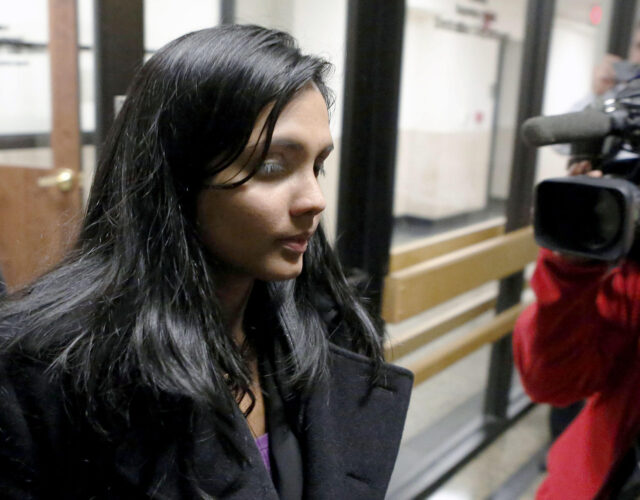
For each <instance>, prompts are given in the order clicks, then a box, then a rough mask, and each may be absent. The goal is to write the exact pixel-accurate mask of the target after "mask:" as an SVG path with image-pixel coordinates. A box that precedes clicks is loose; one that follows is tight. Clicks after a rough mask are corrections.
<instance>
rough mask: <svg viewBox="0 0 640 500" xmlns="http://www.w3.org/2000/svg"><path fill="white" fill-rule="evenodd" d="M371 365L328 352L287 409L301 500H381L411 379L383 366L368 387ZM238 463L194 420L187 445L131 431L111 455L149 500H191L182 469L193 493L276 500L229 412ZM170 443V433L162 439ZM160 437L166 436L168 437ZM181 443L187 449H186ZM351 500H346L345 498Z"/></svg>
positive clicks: (336, 350) (204, 421)
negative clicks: (293, 415) (193, 482)
mask: <svg viewBox="0 0 640 500" xmlns="http://www.w3.org/2000/svg"><path fill="white" fill-rule="evenodd" d="M371 370H372V363H371V361H370V360H368V359H367V358H365V357H363V356H360V355H358V354H354V353H351V352H349V351H346V350H345V349H342V348H340V347H337V346H333V345H332V346H331V347H330V354H329V377H328V380H327V383H324V384H319V386H318V387H317V388H316V390H315V391H314V392H313V393H312V394H311V395H310V396H309V397H308V398H307V399H306V400H304V401H300V400H298V399H297V398H296V400H295V401H293V402H291V403H290V404H295V405H298V407H297V408H295V409H294V410H295V411H297V412H298V414H299V415H300V422H301V429H300V434H301V435H300V436H299V440H300V445H301V448H302V450H301V451H302V457H303V463H304V497H305V498H327V499H329V498H347V497H348V498H357V497H363V498H383V497H384V492H385V491H386V487H387V484H388V482H389V478H390V476H391V472H392V469H393V464H394V462H395V458H396V455H397V452H398V447H399V443H400V438H401V434H402V428H403V426H404V419H405V415H406V411H407V406H408V403H409V394H410V391H411V386H412V375H411V373H410V372H408V371H407V370H404V369H402V368H398V367H396V366H393V365H387V364H383V365H382V367H381V369H380V372H379V375H378V377H377V381H376V383H375V384H373V385H372V384H371ZM232 417H233V418H232V420H233V422H235V425H236V432H235V435H236V446H238V447H239V448H240V449H241V450H242V451H243V452H244V454H245V456H246V457H247V458H248V462H247V463H244V464H240V463H238V462H237V461H236V460H235V459H234V458H233V457H232V456H231V455H230V453H228V451H227V450H226V449H225V447H224V445H223V443H222V442H221V441H220V440H219V439H218V438H217V436H216V433H215V429H214V426H213V423H212V419H211V418H210V417H209V416H208V415H205V414H197V413H196V415H195V416H194V422H193V429H194V436H195V439H179V438H177V437H173V438H171V439H163V436H162V435H149V432H147V431H146V430H145V429H141V428H140V426H136V427H134V428H132V429H131V430H130V432H129V433H128V434H127V435H126V436H123V439H121V440H120V444H119V445H118V446H117V447H116V455H115V460H116V467H117V470H118V472H119V473H120V474H121V476H122V477H123V478H124V479H125V480H126V481H127V482H129V483H130V484H132V485H135V486H137V488H138V489H140V491H141V492H142V491H144V492H145V493H146V494H147V495H149V496H153V498H167V499H169V498H171V499H177V498H192V497H193V492H190V491H189V489H188V481H186V478H187V477H188V474H189V471H188V466H187V464H188V463H191V464H192V465H193V472H192V474H193V473H194V474H195V477H197V484H198V486H199V488H200V489H201V490H202V491H204V492H206V493H207V494H208V495H211V496H213V497H214V498H220V499H242V498H264V499H273V500H276V499H277V498H278V496H277V493H276V490H275V488H274V486H273V482H272V480H271V478H270V477H269V474H268V472H267V471H266V469H265V467H264V465H263V463H262V459H261V457H260V454H259V452H258V449H257V447H256V446H255V443H254V440H253V436H252V435H251V432H250V430H249V428H248V426H247V425H246V421H245V419H244V417H243V416H242V414H241V413H240V411H239V410H238V409H237V408H234V412H233V416H232ZM169 434H170V435H172V436H176V434H175V433H173V432H172V433H169ZM169 434H168V435H169ZM188 442H192V443H193V444H192V445H190V444H188ZM350 492H351V493H353V495H354V496H350V494H349V493H350Z"/></svg>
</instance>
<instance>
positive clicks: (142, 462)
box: [0, 26, 411, 499]
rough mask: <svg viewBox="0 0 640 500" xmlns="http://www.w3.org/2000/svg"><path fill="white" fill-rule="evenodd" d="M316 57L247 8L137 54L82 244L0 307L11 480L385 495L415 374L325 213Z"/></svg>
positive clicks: (0, 426)
mask: <svg viewBox="0 0 640 500" xmlns="http://www.w3.org/2000/svg"><path fill="white" fill-rule="evenodd" d="M327 70H328V64H327V63H326V62H325V61H323V60H321V59H318V58H316V57H311V56H306V55H302V54H301V53H300V51H299V50H298V49H297V48H296V46H295V43H294V41H293V40H292V38H291V37H290V36H289V35H287V34H285V33H282V32H279V31H273V30H268V29H265V28H261V27H256V26H224V27H218V28H214V29H207V30H202V31H199V32H195V33H191V34H188V35H185V36H183V37H181V38H179V39H178V40H175V41H174V42H171V43H170V44H168V45H167V46H166V47H164V48H163V49H161V50H160V51H159V52H158V53H156V54H155V55H154V56H153V57H152V58H151V59H150V60H149V61H148V62H147V63H146V64H145V65H144V67H143V68H142V69H141V71H140V73H139V75H138V76H137V77H136V79H135V81H134V83H133V85H132V87H131V89H130V91H129V93H128V97H127V99H126V101H125V103H124V106H123V108H122V110H121V112H120V114H119V116H118V118H117V120H116V123H115V125H114V127H113V130H112V132H111V134H110V136H109V138H108V140H107V142H106V144H105V146H104V148H103V151H104V153H103V156H102V158H101V160H100V162H99V166H98V169H97V172H96V176H95V180H94V185H93V188H92V191H91V195H90V198H89V202H88V208H87V213H86V216H85V219H84V222H83V225H82V229H81V232H80V235H79V238H78V241H77V244H76V246H75V248H74V249H73V250H72V251H71V252H70V253H69V255H68V256H67V257H66V258H65V260H64V261H63V262H62V263H61V264H60V265H59V266H57V267H56V268H55V269H53V270H52V271H51V272H49V273H47V274H46V275H45V276H43V277H41V278H40V279H38V280H36V281H35V282H34V283H33V284H31V285H30V286H28V287H26V288H25V289H24V290H22V291H21V292H18V293H16V294H13V295H12V296H10V297H9V298H8V299H7V300H5V302H4V303H3V304H2V305H1V307H0V332H1V333H2V342H3V345H2V356H1V357H0V384H1V385H0V391H1V392H2V397H0V491H2V494H3V498H19V499H24V498H66V499H70V498H83V499H85V498H118V499H122V498H127V499H133V498H147V497H152V498H170V499H180V498H189V499H191V498H238V499H239V498H242V499H245V498H273V499H275V498H287V499H289V498H291V499H293V498H327V499H329V498H331V499H336V498H349V499H355V498H367V499H371V498H383V496H384V493H385V490H386V488H387V484H388V481H389V477H390V474H391V471H392V468H393V463H394V461H395V457H396V454H397V449H398V445H399V439H400V435H401V431H402V427H403V422H404V416H405V412H406V408H407V404H408V396H409V392H410V388H411V375H410V374H409V373H408V372H406V371H405V370H402V369H399V368H396V367H392V366H389V365H386V364H384V363H383V361H382V354H381V332H380V328H379V326H378V324H377V322H376V321H374V320H373V319H371V318H370V317H369V315H368V314H367V312H366V311H365V309H364V308H363V307H362V306H361V305H360V304H359V302H358V301H357V300H356V298H355V297H354V295H353V293H352V291H351V290H350V288H349V286H348V285H347V283H346V281H345V278H344V276H343V274H342V272H341V270H340V267H339V265H338V262H337V260H336V259H335V257H334V255H333V253H332V251H331V249H330V248H329V246H328V244H327V242H326V239H325V237H324V235H323V233H322V229H321V227H320V226H319V218H320V214H321V212H322V211H323V209H324V206H325V202H324V198H323V197H322V193H321V192H320V189H319V186H318V180H317V177H318V176H319V175H321V173H322V170H323V162H324V160H325V159H326V157H327V156H328V155H329V154H330V152H331V149H332V148H333V145H332V140H331V135H330V132H329V117H328V111H327V110H328V107H329V104H330V93H329V91H328V89H327V87H326V85H325V80H324V79H325V75H326V72H327Z"/></svg>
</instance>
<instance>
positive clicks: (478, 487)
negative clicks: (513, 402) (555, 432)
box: [428, 405, 549, 500]
mask: <svg viewBox="0 0 640 500" xmlns="http://www.w3.org/2000/svg"><path fill="white" fill-rule="evenodd" d="M548 414H549V409H548V407H546V406H544V405H539V406H536V407H535V408H534V409H533V410H531V411H530V412H529V413H528V414H527V415H526V416H524V417H523V418H522V419H520V420H519V421H518V423H517V424H516V425H515V426H513V427H512V428H510V429H509V430H508V431H507V432H505V433H504V434H503V435H502V436H501V437H499V438H498V439H497V440H496V441H495V442H494V443H492V444H491V445H490V446H489V447H487V448H486V449H485V450H484V451H483V452H482V453H481V454H480V455H478V456H477V457H476V458H475V459H474V460H472V461H471V462H470V463H469V464H468V465H466V466H465V467H464V468H462V469H461V470H460V471H459V472H458V473H457V474H456V475H455V476H453V477H452V478H451V479H450V480H449V481H447V482H446V483H445V484H444V485H443V486H442V487H440V488H439V489H438V490H437V491H436V492H435V493H434V494H433V495H431V496H429V497H428V498H430V499H432V500H476V499H479V500H481V499H488V498H491V497H492V495H493V494H494V493H496V492H497V491H498V490H500V488H501V487H502V486H503V485H504V483H506V482H507V481H508V480H509V479H510V477H511V476H512V475H513V474H515V473H516V472H517V471H518V470H519V469H520V468H521V467H522V466H523V465H524V464H525V463H527V462H528V461H529V460H530V459H531V457H532V456H533V455H534V454H535V453H536V452H538V451H539V450H540V449H541V448H542V447H543V446H545V444H546V443H548V441H549V430H548V428H549V426H548ZM543 478H544V473H543V472H542V471H541V470H538V473H537V475H536V476H535V478H534V479H533V482H531V483H530V484H529V485H528V487H526V489H525V490H524V491H522V492H520V494H517V492H513V493H514V494H515V495H516V496H512V497H511V498H512V500H516V499H521V500H531V499H533V498H534V495H535V490H536V489H537V486H538V485H539V483H540V482H541V481H542V479H543ZM523 486H526V485H523ZM503 491H504V490H503ZM496 498H497V497H496ZM501 498H507V497H505V496H504V494H503V496H502V497H501Z"/></svg>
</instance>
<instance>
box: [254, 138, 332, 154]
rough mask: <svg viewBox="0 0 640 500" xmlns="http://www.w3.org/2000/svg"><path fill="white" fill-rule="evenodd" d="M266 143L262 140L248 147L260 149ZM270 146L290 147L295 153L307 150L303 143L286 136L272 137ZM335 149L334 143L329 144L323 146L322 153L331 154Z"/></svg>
mask: <svg viewBox="0 0 640 500" xmlns="http://www.w3.org/2000/svg"><path fill="white" fill-rule="evenodd" d="M264 145H265V143H264V141H260V142H258V143H256V144H252V145H249V146H248V149H249V148H250V149H251V150H252V151H253V150H257V151H260V150H261V149H262V148H264ZM270 147H277V148H283V149H288V150H291V151H293V152H294V153H299V152H301V151H304V150H305V147H304V146H303V145H302V143H300V142H298V141H295V140H292V139H284V138H282V139H278V138H275V139H272V140H271V144H270ZM254 148H255V149H254ZM333 149H334V145H333V143H330V144H327V145H326V146H325V147H324V148H322V150H321V151H320V154H329V153H330V152H331V151H333Z"/></svg>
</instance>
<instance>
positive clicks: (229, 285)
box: [216, 276, 254, 346]
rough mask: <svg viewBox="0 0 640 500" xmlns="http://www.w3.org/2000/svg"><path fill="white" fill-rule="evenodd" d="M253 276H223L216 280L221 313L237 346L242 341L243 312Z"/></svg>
mask: <svg viewBox="0 0 640 500" xmlns="http://www.w3.org/2000/svg"><path fill="white" fill-rule="evenodd" d="M253 282H254V279H253V278H245V277H237V276H223V277H221V278H220V279H219V280H218V283H217V292H216V295H217V297H218V301H219V303H220V307H221V308H222V315H223V317H224V320H225V322H226V324H227V325H228V327H229V329H230V330H231V333H232V335H233V338H234V339H235V341H236V343H237V345H238V346H240V345H242V343H243V342H244V338H245V334H244V328H243V324H244V313H245V310H246V309H247V303H248V302H249V296H250V295H251V290H252V289H253Z"/></svg>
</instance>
